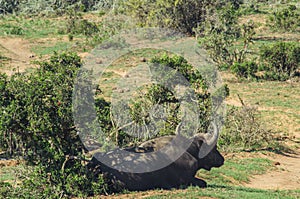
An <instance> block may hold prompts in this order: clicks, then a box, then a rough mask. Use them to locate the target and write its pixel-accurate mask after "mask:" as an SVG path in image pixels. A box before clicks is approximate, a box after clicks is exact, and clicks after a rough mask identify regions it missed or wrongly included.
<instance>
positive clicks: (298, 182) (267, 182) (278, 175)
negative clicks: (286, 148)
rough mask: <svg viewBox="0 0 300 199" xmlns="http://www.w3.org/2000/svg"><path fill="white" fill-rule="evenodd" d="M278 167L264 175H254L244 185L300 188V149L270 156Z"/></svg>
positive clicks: (282, 188)
mask: <svg viewBox="0 0 300 199" xmlns="http://www.w3.org/2000/svg"><path fill="white" fill-rule="evenodd" d="M268 158H269V159H271V160H272V161H273V162H274V164H275V165H276V169H275V170H273V171H270V172H268V173H266V174H263V175H256V176H254V177H253V178H252V179H251V181H250V183H248V184H245V185H244V186H246V187H250V188H258V189H274V190H277V189H278V190H287V189H300V150H299V149H298V150H297V151H296V154H286V155H274V156H271V157H268Z"/></svg>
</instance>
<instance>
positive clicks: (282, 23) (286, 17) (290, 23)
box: [268, 5, 300, 32]
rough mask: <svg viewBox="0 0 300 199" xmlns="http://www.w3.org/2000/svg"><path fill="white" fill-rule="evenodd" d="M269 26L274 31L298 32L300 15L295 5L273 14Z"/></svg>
mask: <svg viewBox="0 0 300 199" xmlns="http://www.w3.org/2000/svg"><path fill="white" fill-rule="evenodd" d="M268 25H269V26H270V27H271V28H272V29H273V30H280V31H285V32H290V31H296V30H297V28H299V27H300V13H299V12H298V11H297V7H296V6H295V5H290V6H289V7H288V8H284V9H283V10H277V11H275V12H273V13H272V15H270V17H269V23H268Z"/></svg>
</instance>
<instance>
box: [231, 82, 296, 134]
mask: <svg viewBox="0 0 300 199" xmlns="http://www.w3.org/2000/svg"><path fill="white" fill-rule="evenodd" d="M226 83H228V86H229V89H230V93H231V98H233V99H235V100H236V101H238V99H237V98H238V97H237V94H239V95H240V96H241V98H242V99H243V100H245V103H246V104H250V105H257V106H258V107H259V110H260V111H261V112H262V114H263V116H267V117H263V119H264V120H265V121H266V122H267V121H268V122H267V123H268V124H269V125H270V126H271V127H272V128H274V125H275V127H276V128H277V129H278V130H279V131H282V132H287V129H288V130H289V132H295V133H297V132H299V128H300V118H299V115H300V98H299V93H300V83H299V82H295V83H292V84H290V83H287V82H277V81H263V82H230V81H226ZM270 121H272V122H270ZM287 121H288V122H287ZM277 124H280V125H277Z"/></svg>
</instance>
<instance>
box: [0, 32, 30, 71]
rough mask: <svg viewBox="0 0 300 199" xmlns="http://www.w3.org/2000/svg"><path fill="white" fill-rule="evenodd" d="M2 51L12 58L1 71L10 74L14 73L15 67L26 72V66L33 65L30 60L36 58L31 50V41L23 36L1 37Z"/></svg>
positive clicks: (0, 46) (0, 51) (0, 50)
mask: <svg viewBox="0 0 300 199" xmlns="http://www.w3.org/2000/svg"><path fill="white" fill-rule="evenodd" d="M0 53H1V54H2V55H4V56H6V57H8V58H10V59H11V60H10V61H9V62H8V64H6V65H5V67H4V68H1V71H2V72H5V73H7V74H8V75H11V74H13V73H14V71H13V69H14V68H16V69H18V70H19V71H20V72H24V71H25V69H26V68H30V67H32V65H31V64H30V62H31V61H32V60H34V58H35V55H34V54H33V53H32V52H31V51H30V42H29V41H27V40H25V39H22V38H13V37H1V38H0Z"/></svg>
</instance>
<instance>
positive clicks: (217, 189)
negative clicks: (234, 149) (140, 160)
mask: <svg viewBox="0 0 300 199" xmlns="http://www.w3.org/2000/svg"><path fill="white" fill-rule="evenodd" d="M299 196H300V190H291V191H290V190H289V191H279V190H260V189H252V188H244V187H238V186H226V185H225V186H224V185H217V184H213V185H210V186H209V187H208V188H206V189H201V188H197V187H189V188H188V189H187V190H182V191H178V192H177V191H176V192H166V193H158V194H155V193H154V194H153V195H152V196H149V197H145V198H147V199H161V198H172V199H173V198H199V197H212V198H220V199H233V198H243V199H254V198H255V199H274V198H286V199H296V198H299Z"/></svg>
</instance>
